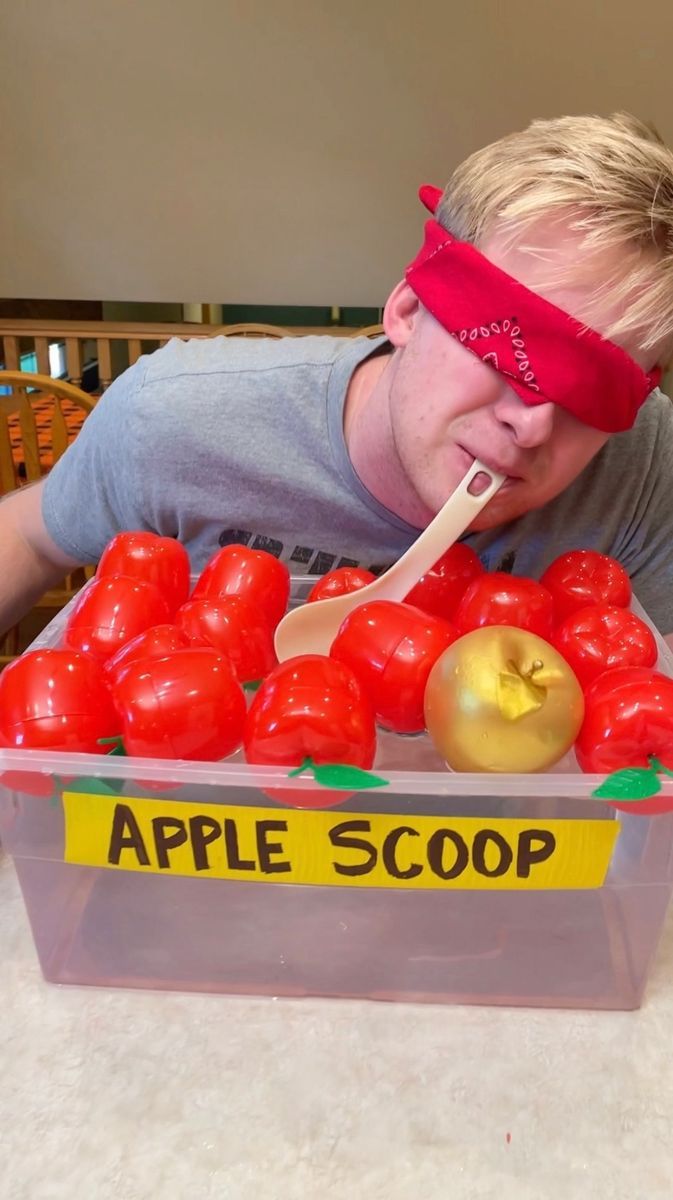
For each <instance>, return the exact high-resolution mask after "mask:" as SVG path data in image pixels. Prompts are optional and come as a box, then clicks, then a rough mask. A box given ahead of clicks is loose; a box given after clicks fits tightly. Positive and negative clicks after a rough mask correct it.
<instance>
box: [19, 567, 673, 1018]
mask: <svg viewBox="0 0 673 1200" xmlns="http://www.w3.org/2000/svg"><path fill="white" fill-rule="evenodd" d="M311 582H312V581H311V580H306V579H304V580H301V581H295V584H294V588H293V595H294V600H295V602H297V601H299V600H301V599H302V598H303V596H304V595H305V594H306V591H307V589H308V587H309V586H310V583H311ZM634 607H635V608H636V609H637V610H638V606H637V605H634ZM638 611H641V614H642V610H638ZM65 619H66V615H65V613H60V614H59V615H58V616H57V617H56V618H55V619H54V620H53V621H52V622H51V624H50V625H49V626H48V628H47V629H46V630H45V631H44V633H43V634H41V635H40V637H39V638H38V639H37V640H36V642H35V643H34V645H33V648H37V647H38V646H56V645H59V643H60V641H61V633H62V629H63V625H64V622H65ZM659 643H660V660H659V664H658V665H659V669H660V670H664V671H666V673H668V674H673V658H672V657H671V656H670V654H669V652H668V650H667V649H666V647H665V645H664V643H663V642H662V641H661V639H660V638H659ZM374 769H375V770H376V771H377V773H379V774H382V775H384V776H385V778H386V779H388V780H389V786H387V787H385V788H384V789H381V790H367V791H362V792H360V793H358V794H357V795H352V796H350V797H349V798H348V799H346V800H344V802H343V803H342V804H341V805H340V806H339V807H338V808H337V809H332V810H329V812H330V813H331V815H332V816H334V817H335V819H337V818H338V819H343V820H347V819H348V817H349V814H359V815H361V816H363V817H365V818H366V817H367V814H369V815H373V814H377V813H379V814H380V813H386V814H396V815H398V816H399V817H400V819H401V820H402V823H403V824H404V823H405V822H408V821H413V820H416V819H417V818H418V817H419V816H422V817H435V818H441V820H442V821H445V822H446V823H447V825H450V823H451V821H452V820H456V819H457V818H460V817H483V818H488V821H494V820H495V821H498V820H501V819H505V820H507V821H510V820H514V819H520V820H525V821H527V822H531V823H533V824H534V825H535V824H538V823H544V822H546V821H549V820H554V819H560V820H562V821H574V820H578V819H579V820H587V821H591V822H613V821H615V820H618V821H619V823H620V831H619V834H618V837H617V840H616V842H615V846H614V850H613V852H612V856H611V859H610V862H609V866H608V869H607V874H606V877H605V881H604V884H603V886H600V887H586V888H580V887H577V888H571V889H568V888H565V887H563V888H559V889H553V890H549V889H535V890H530V889H522V888H505V889H503V888H501V887H497V888H494V887H491V886H489V887H484V888H481V887H477V888H475V887H472V888H471V889H470V890H462V889H461V888H460V887H458V886H451V887H447V886H445V885H443V884H442V882H441V881H438V882H437V886H425V887H423V888H416V887H411V886H409V887H407V886H395V887H365V886H360V885H357V886H356V885H352V886H351V885H350V884H349V885H347V886H318V885H307V884H295V883H283V882H277V881H275V880H277V879H278V878H279V877H278V876H276V877H274V882H259V881H257V880H256V879H254V880H250V881H248V880H246V879H232V878H210V877H205V878H204V877H199V876H195V875H189V876H188V875H175V874H170V873H164V874H161V873H156V872H153V871H149V870H148V871H143V870H126V869H120V868H114V869H113V868H106V867H100V866H87V865H79V864H77V863H73V862H66V861H65V848H64V830H65V819H64V808H63V804H62V803H61V801H60V800H59V801H58V802H57V803H54V802H50V801H49V800H48V799H46V798H43V797H38V796H35V795H32V794H28V793H27V792H23V791H19V790H10V789H8V788H7V787H4V786H0V815H1V821H2V824H1V836H2V841H3V843H4V845H5V847H6V849H7V850H8V851H9V852H10V853H11V854H12V855H13V857H14V861H15V864H16V870H17V874H18V878H19V882H20V885H21V889H22V892H23V896H24V900H25V904H26V908H27V911H28V915H29V918H30V923H31V927H32V931H33V937H34V940H35V946H36V949H37V953H38V955H39V960H40V964H41V967H42V971H43V973H44V976H45V978H46V979H48V980H51V981H53V982H57V983H77V984H93V985H98V986H106V987H139V988H161V989H177V990H181V991H188V990H194V991H204V992H227V993H248V994H263V995H269V996H304V995H313V996H332V997H342V996H343V997H366V998H371V999H379V1000H396V1001H430V1002H436V1003H444V1004H446V1003H454V1004H465V1003H471V1004H489V1005H491V1004H508V1005H514V1004H517V1005H531V1006H535V1007H542V1006H545V1007H568V1008H606V1009H608V1008H617V1009H630V1008H636V1007H638V1005H639V1004H640V1003H641V999H642V996H643V991H644V987H645V984H646V980H647V975H648V972H649V969H650V965H651V963H652V960H653V957H654V954H655V951H656V947H657V943H658V940H659V936H660V933H661V929H662V926H663V922H664V918H665V914H666V909H667V906H668V902H669V898H670V894H671V886H672V881H673V855H672V850H673V814H672V815H666V816H657V817H651V818H648V817H642V816H637V815H632V814H630V813H624V812H619V813H617V812H615V810H614V809H613V808H612V807H611V806H610V805H608V804H604V803H599V802H597V801H596V800H592V799H591V796H590V794H591V792H592V790H593V789H594V788H595V787H596V786H597V784H598V783H599V782H600V779H599V777H596V776H586V775H582V774H580V773H579V772H578V770H577V767H576V764H575V762H574V759H573V756H572V755H569V756H567V758H566V759H565V760H564V761H563V762H562V763H560V764H559V765H558V766H557V767H556V768H555V769H554V770H553V771H551V772H548V773H547V774H544V775H521V776H514V775H501V776H492V775H457V774H452V773H451V772H449V771H447V770H446V769H445V768H444V767H443V765H442V763H441V761H440V760H439V758H438V757H437V755H436V754H435V752H434V750H433V748H432V746H431V745H430V743H429V741H428V739H427V738H426V737H425V736H419V737H404V738H402V737H395V736H393V735H390V734H384V733H382V734H381V735H380V739H379V752H378V756H377V760H376V763H375V766H374ZM7 771H11V772H16V771H19V772H26V773H28V774H34V773H35V772H36V771H45V772H53V773H56V774H58V775H59V776H68V777H70V778H73V777H74V778H76V779H82V778H91V777H100V776H101V775H102V776H103V778H104V779H105V780H107V781H108V782H109V783H110V784H112V785H113V786H115V787H116V788H117V789H119V800H120V801H121V802H123V801H124V798H125V797H146V798H147V799H149V800H151V801H152V802H153V803H154V804H155V805H156V806H157V811H158V812H159V811H160V810H161V805H162V803H164V802H170V804H171V805H175V804H179V805H188V804H192V805H193V804H201V805H203V804H207V805H215V806H219V808H220V809H221V811H222V813H223V815H226V814H227V813H228V814H229V815H230V817H232V819H233V818H235V816H236V814H237V813H238V814H241V813H242V812H243V810H244V809H245V808H249V807H250V806H256V807H260V808H264V809H267V810H269V809H271V810H273V815H276V814H277V815H278V817H279V818H280V819H282V818H283V817H285V816H286V815H287V814H288V812H293V811H294V810H291V809H288V808H287V807H286V806H284V805H280V804H275V803H274V800H273V799H272V798H270V796H269V795H268V789H269V788H270V787H272V785H273V784H274V783H276V785H277V784H278V783H279V782H284V783H285V784H287V780H286V776H285V774H284V773H283V772H280V771H277V770H275V769H273V768H257V767H254V768H253V767H248V766H247V765H246V764H245V763H244V762H243V761H242V760H241V758H240V755H237V756H235V757H234V758H231V759H228V760H227V761H226V762H223V763H217V764H211V763H178V762H166V761H164V762H159V761H154V760H139V759H131V758H122V757H113V758H105V759H102V758H100V757H97V756H90V755H67V756H66V755H56V754H51V755H49V754H43V753H38V752H31V751H2V750H0V772H7ZM138 780H143V781H145V784H147V783H152V784H153V786H152V787H147V786H145V785H143V784H138V782H137V781H138ZM176 784H177V785H178V786H177V787H176V786H175V785H176ZM293 784H296V787H297V788H298V789H302V790H303V789H306V790H311V789H313V788H315V787H317V786H318V785H317V784H315V783H314V782H313V781H312V780H310V779H305V778H301V779H299V780H294V781H293ZM162 785H163V786H162ZM166 785H172V786H166ZM262 788H264V789H265V790H264V791H262V790H261V789H262ZM663 790H664V792H667V791H669V792H670V791H671V783H670V782H664V783H663ZM671 794H673V792H671ZM185 811H186V810H185ZM324 811H325V810H323V812H324ZM313 816H314V814H312V813H311V812H304V813H302V814H301V819H302V820H304V821H305V826H304V828H305V830H306V836H307V838H310V837H311V836H312V834H311V828H312V827H311V821H312V817H313ZM314 828H317V826H314ZM592 828H593V827H592ZM280 878H282V877H280Z"/></svg>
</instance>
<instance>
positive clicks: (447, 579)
mask: <svg viewBox="0 0 673 1200" xmlns="http://www.w3.org/2000/svg"><path fill="white" fill-rule="evenodd" d="M483 573H484V568H483V566H482V564H481V562H480V561H479V558H478V556H477V555H476V554H475V552H474V550H472V549H471V547H470V546H466V545H465V544H464V543H462V542H456V543H455V545H453V546H450V547H449V549H448V550H447V551H446V554H443V555H442V557H441V558H440V559H439V560H438V562H436V563H435V565H434V567H433V568H432V570H430V571H428V572H427V574H426V575H423V576H422V578H421V579H419V581H418V583H417V584H416V586H415V587H413V588H412V589H411V591H410V592H409V594H408V596H406V598H405V600H406V603H407V604H413V605H415V606H416V608H421V609H423V612H428V613H432V614H433V616H435V617H442V618H443V620H445V621H453V620H454V618H455V615H456V610H457V608H458V605H459V604H460V601H461V600H462V598H463V595H464V593H465V591H466V589H467V588H468V586H469V585H470V584H471V583H472V580H473V579H476V578H477V576H478V575H483Z"/></svg>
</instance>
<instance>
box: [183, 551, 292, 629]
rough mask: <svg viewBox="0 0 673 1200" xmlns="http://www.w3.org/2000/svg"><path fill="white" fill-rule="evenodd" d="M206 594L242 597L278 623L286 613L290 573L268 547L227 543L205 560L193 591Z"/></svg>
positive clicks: (199, 596) (195, 596) (196, 597)
mask: <svg viewBox="0 0 673 1200" xmlns="http://www.w3.org/2000/svg"><path fill="white" fill-rule="evenodd" d="M204 596H209V597H217V596H242V597H243V599H244V600H248V601H249V602H250V603H251V604H252V605H254V607H255V608H257V609H258V610H259V611H260V612H261V613H264V614H265V615H266V616H267V618H268V620H269V621H270V623H271V625H272V626H273V627H274V628H275V626H276V625H277V624H278V622H279V621H280V619H281V617H282V616H284V614H285V610H286V608H287V604H288V600H289V597H290V573H289V571H288V569H287V567H286V566H285V564H284V563H282V562H280V561H279V560H278V559H277V558H274V556H273V554H267V552H266V551H265V550H250V549H249V548H248V547H247V546H238V545H233V546H225V547H224V548H223V549H222V550H218V552H217V554H214V555H213V557H212V558H211V559H210V560H209V562H207V563H206V565H205V567H204V568H203V571H202V572H201V575H200V576H199V578H198V580H197V583H196V587H195V588H194V591H193V593H192V599H193V600H200V599H202V598H203V597H204Z"/></svg>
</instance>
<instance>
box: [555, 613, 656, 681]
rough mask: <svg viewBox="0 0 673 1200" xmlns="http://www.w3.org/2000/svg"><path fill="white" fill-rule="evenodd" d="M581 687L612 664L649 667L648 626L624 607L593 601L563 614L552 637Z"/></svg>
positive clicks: (652, 647) (652, 657) (652, 645)
mask: <svg viewBox="0 0 673 1200" xmlns="http://www.w3.org/2000/svg"><path fill="white" fill-rule="evenodd" d="M552 641H553V644H554V646H556V649H557V650H558V651H559V653H561V654H562V655H563V657H564V658H565V660H566V662H568V663H569V664H570V666H571V667H572V669H573V671H574V672H575V674H576V676H577V678H578V679H579V681H580V683H581V684H582V687H583V688H587V687H588V686H589V684H591V683H593V681H594V679H597V678H598V676H599V675H602V674H603V672H604V671H611V670H614V669H615V668H616V667H653V666H654V664H655V663H656V661H657V657H658V652H657V643H656V641H655V639H654V634H653V633H652V630H651V629H650V628H649V626H647V625H646V624H645V622H644V621H641V620H640V617H637V616H636V614H635V613H632V612H631V611H630V610H629V609H628V608H617V607H616V606H615V605H612V604H593V605H590V606H589V607H587V608H581V609H579V610H578V612H576V613H573V614H571V616H569V617H566V619H565V621H562V622H561V624H560V625H559V627H558V628H557V630H556V632H555V634H554V637H553V639H552Z"/></svg>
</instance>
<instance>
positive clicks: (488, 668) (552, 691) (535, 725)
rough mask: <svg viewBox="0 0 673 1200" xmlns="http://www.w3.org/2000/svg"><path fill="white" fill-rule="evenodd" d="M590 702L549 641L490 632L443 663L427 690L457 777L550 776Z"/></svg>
mask: <svg viewBox="0 0 673 1200" xmlns="http://www.w3.org/2000/svg"><path fill="white" fill-rule="evenodd" d="M583 717H584V696H583V694H582V689H581V687H580V685H579V683H578V681H577V678H576V676H575V675H574V673H573V671H572V670H571V668H570V667H569V665H568V663H567V662H566V661H565V659H564V658H562V657H561V655H560V654H559V653H558V651H557V650H555V649H554V647H553V646H550V645H549V643H548V642H545V641H544V640H543V638H540V637H537V635H536V634H534V633H529V632H528V631H527V630H525V629H516V628H515V627H514V626H511V625H487V626H484V627H482V628H481V629H474V630H473V631H472V632H471V633H466V634H465V635H464V637H461V638H458V640H457V641H455V642H454V643H453V644H452V645H451V646H449V648H448V650H445V651H444V653H443V654H442V655H441V657H440V658H438V660H437V662H436V663H435V665H434V667H433V668H432V671H431V672H430V676H429V678H428V682H427V686H426V689H425V723H426V727H427V730H428V733H429V734H430V737H431V738H432V741H433V743H434V745H435V747H436V748H437V750H438V751H439V753H440V754H441V755H442V757H443V758H444V760H445V761H446V762H447V763H448V765H449V766H450V767H452V768H453V770H454V771H505V772H510V771H512V772H519V771H545V770H546V769H547V768H548V767H551V766H552V765H553V764H554V763H555V762H558V760H559V759H560V758H562V757H563V755H564V754H565V753H566V751H567V750H569V749H570V747H571V746H572V744H573V742H574V741H575V738H576V736H577V734H578V732H579V728H580V725H581V724H582V720H583Z"/></svg>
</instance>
